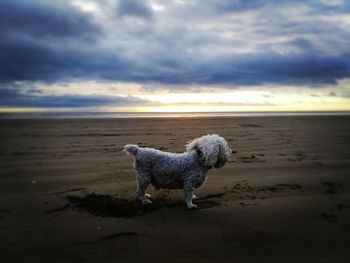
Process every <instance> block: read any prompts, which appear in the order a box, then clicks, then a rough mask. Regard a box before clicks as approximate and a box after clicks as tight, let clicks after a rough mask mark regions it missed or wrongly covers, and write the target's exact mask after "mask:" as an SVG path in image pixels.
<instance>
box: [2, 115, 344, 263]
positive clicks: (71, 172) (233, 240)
mask: <svg viewBox="0 0 350 263" xmlns="http://www.w3.org/2000/svg"><path fill="white" fill-rule="evenodd" d="M0 124H1V125H0V135H1V142H0V146H1V147H0V160H1V162H0V196H1V198H0V255H1V262H130V261H136V260H138V261H139V260H140V259H142V262H180V261H181V262H194V261H196V262H349V260H350V250H349V244H350V184H349V183H350V147H349V145H350V116H298V117H292V116H283V117H276V116H275V117H220V118H213V117H206V118H153V119H152V118H145V119H142V118H140V119H137V118H134V119H12V120H11V119H0ZM208 133H218V134H219V135H221V136H223V137H225V138H226V139H227V141H228V143H229V145H230V147H231V148H232V149H233V151H236V153H234V154H233V156H232V157H231V159H230V161H229V162H228V163H227V164H226V165H225V166H224V167H223V168H221V169H218V170H216V169H213V170H211V171H210V172H209V178H208V180H207V182H206V184H205V185H204V186H203V187H202V188H200V189H198V190H197V191H196V195H197V196H198V200H197V201H196V204H197V205H198V207H199V209H197V210H195V211H188V210H186V208H185V205H184V203H183V197H182V192H181V191H180V190H179V191H178V190H176V191H165V190H162V191H155V190H154V189H152V188H151V187H150V188H149V191H148V192H149V193H151V194H152V195H153V200H154V202H153V204H152V205H151V206H150V207H146V208H145V207H143V206H141V205H140V204H139V202H137V200H136V197H135V179H134V173H133V170H132V162H133V159H132V157H130V156H127V155H126V154H125V153H124V152H122V151H121V150H122V147H123V146H124V145H125V144H127V143H135V144H138V145H139V146H150V147H154V148H158V149H161V150H164V151H171V152H183V151H184V145H185V143H186V142H187V141H188V140H190V139H193V138H195V137H198V136H201V135H204V134H208Z"/></svg>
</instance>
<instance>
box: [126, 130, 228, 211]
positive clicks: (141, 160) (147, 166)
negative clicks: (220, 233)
mask: <svg viewBox="0 0 350 263" xmlns="http://www.w3.org/2000/svg"><path fill="white" fill-rule="evenodd" d="M186 149H187V151H186V152H184V153H169V152H162V151H159V150H156V149H152V148H141V147H138V146H137V145H134V144H127V145H125V146H124V150H125V151H127V152H128V153H131V154H132V155H134V157H135V163H134V168H135V171H136V179H137V191H136V192H137V195H138V198H139V199H140V200H141V201H142V203H143V204H150V203H152V202H151V201H150V200H149V198H150V197H151V196H150V195H149V194H146V193H145V191H146V189H147V187H148V185H149V184H152V185H153V186H154V187H155V188H156V189H159V188H168V189H184V194H185V201H186V205H187V208H189V209H193V208H197V206H196V205H194V204H193V203H192V200H193V199H195V198H196V196H195V195H193V191H194V188H198V187H200V186H202V185H203V183H204V181H205V179H206V174H207V172H208V171H209V170H210V169H211V168H212V167H215V168H220V167H222V166H223V165H224V164H225V163H226V162H227V160H228V159H229V158H230V155H231V153H232V151H231V149H230V148H229V147H228V146H227V143H226V141H225V139H224V138H222V137H220V136H218V135H216V134H211V135H205V136H202V137H200V138H196V139H194V140H193V141H191V142H189V143H188V144H187V145H186Z"/></svg>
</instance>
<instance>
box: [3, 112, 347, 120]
mask: <svg viewBox="0 0 350 263" xmlns="http://www.w3.org/2000/svg"><path fill="white" fill-rule="evenodd" d="M339 115H350V111H305V112H301V111H286V112H261V111H259V112H35V113H33V112H30V113H0V118H3V119H4V118H6V119H7V118H19V119H22V118H191V117H264V116H339Z"/></svg>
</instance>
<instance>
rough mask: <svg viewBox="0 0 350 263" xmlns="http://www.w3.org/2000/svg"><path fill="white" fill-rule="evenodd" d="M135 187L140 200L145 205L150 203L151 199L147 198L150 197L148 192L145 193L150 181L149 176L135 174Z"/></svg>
mask: <svg viewBox="0 0 350 263" xmlns="http://www.w3.org/2000/svg"><path fill="white" fill-rule="evenodd" d="M136 177H137V189H136V193H137V196H138V198H139V199H140V200H141V202H142V203H143V204H145V205H147V204H151V203H152V201H151V200H149V199H148V198H150V197H151V195H149V194H145V192H146V189H147V187H148V185H149V184H150V183H151V177H150V176H148V175H145V174H139V173H138V174H137V176H136Z"/></svg>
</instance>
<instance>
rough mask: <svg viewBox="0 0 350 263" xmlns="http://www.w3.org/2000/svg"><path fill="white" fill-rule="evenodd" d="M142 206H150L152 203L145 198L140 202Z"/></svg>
mask: <svg viewBox="0 0 350 263" xmlns="http://www.w3.org/2000/svg"><path fill="white" fill-rule="evenodd" d="M142 204H144V205H150V204H152V201H151V200H148V199H147V198H145V199H143V200H142Z"/></svg>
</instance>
